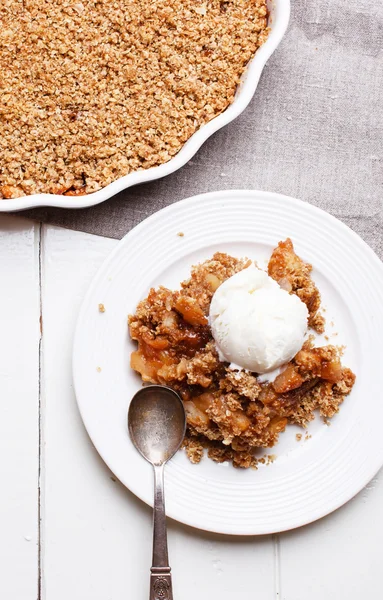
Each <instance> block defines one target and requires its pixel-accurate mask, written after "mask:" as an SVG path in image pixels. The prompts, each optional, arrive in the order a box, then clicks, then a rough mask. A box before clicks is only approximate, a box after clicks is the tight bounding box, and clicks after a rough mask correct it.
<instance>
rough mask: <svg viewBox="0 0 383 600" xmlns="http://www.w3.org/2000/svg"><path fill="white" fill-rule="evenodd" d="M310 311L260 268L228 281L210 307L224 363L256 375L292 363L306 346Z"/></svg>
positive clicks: (212, 322) (245, 271) (215, 334)
mask: <svg viewBox="0 0 383 600" xmlns="http://www.w3.org/2000/svg"><path fill="white" fill-rule="evenodd" d="M307 319H308V310H307V307H306V305H305V304H304V303H303V302H302V301H301V300H300V299H299V298H298V297H297V296H295V295H290V294H289V293H288V292H286V291H285V290H283V289H282V288H280V287H279V285H278V284H277V282H276V281H274V279H272V278H271V277H269V276H268V275H267V273H266V272H265V271H261V270H260V269H258V268H257V267H255V266H254V265H252V266H250V267H248V268H246V269H244V270H243V271H240V272H239V273H236V274H235V275H233V276H232V277H230V278H229V279H227V280H226V281H225V282H224V283H223V284H222V285H221V286H220V287H219V288H218V289H217V291H216V292H215V294H214V296H213V298H212V301H211V305H210V326H211V330H212V334H213V337H214V340H215V343H216V346H217V349H218V352H219V357H220V360H222V361H227V362H230V363H233V367H240V368H243V369H247V370H249V371H252V372H254V373H266V372H268V371H272V370H273V369H276V368H277V367H280V366H281V365H283V364H285V363H287V362H288V361H289V360H291V359H292V358H293V356H294V355H295V354H296V353H297V352H298V351H299V350H300V349H301V348H302V345H303V341H304V336H305V333H306V331H307Z"/></svg>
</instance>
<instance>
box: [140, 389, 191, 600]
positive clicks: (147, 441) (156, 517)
mask: <svg viewBox="0 0 383 600" xmlns="http://www.w3.org/2000/svg"><path fill="white" fill-rule="evenodd" d="M128 428H129V433H130V437H131V439H132V442H133V444H134V445H135V447H136V448H137V450H138V451H139V452H140V453H141V454H142V456H143V457H144V458H146V460H147V461H148V462H150V463H151V464H152V465H153V468H154V505H153V561H152V567H151V569H150V571H151V577H150V600H173V590H172V576H171V574H170V567H169V559H168V542H167V532H166V515H165V493H164V466H165V464H166V463H167V461H168V460H170V459H171V458H172V456H174V454H175V453H176V452H177V450H178V449H179V447H180V446H181V444H182V440H183V439H184V436H185V430H186V415H185V409H184V405H183V402H182V400H181V398H180V397H179V395H178V394H177V393H176V392H175V391H174V390H171V389H170V388H167V387H165V386H162V385H149V386H147V387H144V388H142V389H141V390H140V391H139V392H137V394H135V395H134V396H133V399H132V401H131V403H130V406H129V412H128Z"/></svg>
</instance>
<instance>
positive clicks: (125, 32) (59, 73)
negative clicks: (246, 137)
mask: <svg viewBox="0 0 383 600" xmlns="http://www.w3.org/2000/svg"><path fill="white" fill-rule="evenodd" d="M0 25H1V26H0V70H1V81H0V133H1V135H0V198H17V197H20V196H24V195H28V194H35V193H41V192H48V193H52V194H65V195H69V196H78V195H83V194H88V193H90V192H95V191H97V190H99V189H100V188H102V187H104V186H106V185H107V184H109V183H111V182H112V181H115V180H116V179H118V178H119V177H121V176H123V175H126V174H128V173H131V172H132V171H137V170H140V169H148V168H150V167H153V166H156V165H160V164H162V163H165V162H167V161H168V160H170V159H171V158H172V157H173V156H174V155H175V154H176V153H177V152H178V151H179V150H180V149H181V147H182V146H183V144H184V143H185V142H186V140H187V139H188V138H189V137H190V136H191V135H192V134H193V133H194V132H195V131H196V130H197V129H199V128H200V127H201V126H202V125H203V124H205V123H207V122H208V121H210V120H211V119H213V118H214V117H215V116H217V115H218V114H220V113H221V112H222V111H224V110H225V109H226V108H227V107H228V106H229V104H231V102H232V101H233V99H234V94H235V91H236V88H237V86H238V83H239V80H240V76H241V75H242V73H243V72H244V70H245V68H246V65H247V63H248V62H249V60H250V59H251V58H252V57H253V55H254V54H255V52H256V51H257V49H258V48H259V46H260V45H261V44H263V42H264V41H265V40H266V38H267V35H268V27H267V8H266V0H224V1H223V0H210V1H209V2H206V3H201V2H200V1H199V0H193V1H191V0H172V1H171V2H167V1H164V0H155V1H154V0H136V1H135V2H131V1H130V0H118V2H117V1H113V0H81V1H78V2H75V1H72V0H23V1H22V2H21V1H20V0H4V1H3V2H1V3H0Z"/></svg>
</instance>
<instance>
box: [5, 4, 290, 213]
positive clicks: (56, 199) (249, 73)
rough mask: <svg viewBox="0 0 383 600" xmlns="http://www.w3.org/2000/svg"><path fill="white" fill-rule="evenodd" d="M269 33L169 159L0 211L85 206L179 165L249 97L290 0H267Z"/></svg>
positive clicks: (34, 197) (15, 201)
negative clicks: (224, 100) (83, 189)
mask: <svg viewBox="0 0 383 600" xmlns="http://www.w3.org/2000/svg"><path fill="white" fill-rule="evenodd" d="M268 7H269V11H270V18H269V25H270V29H271V31H270V34H269V37H268V39H267V41H266V42H265V44H264V45H263V46H261V48H260V49H259V50H258V51H257V53H256V54H255V56H254V58H253V59H252V60H251V61H250V63H249V65H248V68H247V70H246V72H245V73H244V75H243V76H242V80H241V83H240V85H239V86H238V90H237V93H236V96H235V99H234V102H233V103H232V104H231V105H230V106H229V107H228V108H227V109H226V110H225V111H224V112H223V113H221V114H220V115H218V116H217V117H215V118H214V119H212V120H211V121H210V122H209V123H206V124H205V125H203V126H202V127H201V128H200V129H199V130H198V131H196V132H195V133H194V134H193V135H192V136H191V137H190V138H189V140H188V141H187V142H186V143H185V144H184V146H183V147H182V148H181V150H180V151H179V152H178V154H176V155H175V156H174V157H173V158H172V159H171V160H170V161H169V162H167V163H164V164H162V165H159V166H157V167H152V168H150V169H146V170H140V171H134V172H132V173H129V174H128V175H125V176H124V177H120V178H119V179H117V180H116V181H114V182H112V183H110V184H109V185H107V186H106V187H104V188H102V189H101V190H98V191H97V192H94V193H92V194H86V195H84V196H77V197H71V196H63V195H56V194H34V195H31V196H23V197H22V198H13V199H4V200H0V212H8V211H19V210H25V209H27V208H35V207H40V206H55V207H61V208H85V207H88V206H93V205H96V204H100V203H101V202H104V201H105V200H107V199H108V198H110V197H111V196H114V195H115V194H117V193H118V192H120V191H121V190H124V189H126V188H129V187H131V186H133V185H137V184H139V183H144V182H146V181H153V180H154V179H159V178H161V177H164V176H166V175H169V174H170V173H174V171H176V170H177V169H180V168H181V167H183V166H184V165H185V164H186V163H187V162H188V161H189V160H190V159H191V158H192V157H193V156H194V154H195V153H196V152H197V151H198V149H199V148H200V147H201V146H202V144H203V143H204V142H205V141H206V140H207V139H208V138H209V137H210V136H211V135H212V134H213V133H214V132H216V131H217V130H218V129H221V127H224V126H225V125H227V124H228V123H230V122H231V121H233V120H234V119H235V118H236V117H238V115H240V114H241V112H243V111H244V110H245V108H246V107H247V105H248V104H249V102H250V100H251V99H252V97H253V95H254V93H255V90H256V88H257V85H258V81H259V78H260V75H261V73H262V70H263V68H264V66H265V64H266V62H267V60H268V59H269V58H270V56H271V55H272V53H273V52H274V50H275V49H276V48H277V46H278V44H279V43H280V41H281V40H282V38H283V35H284V33H285V31H286V29H287V26H288V22H289V17H290V0H270V2H269V3H268Z"/></svg>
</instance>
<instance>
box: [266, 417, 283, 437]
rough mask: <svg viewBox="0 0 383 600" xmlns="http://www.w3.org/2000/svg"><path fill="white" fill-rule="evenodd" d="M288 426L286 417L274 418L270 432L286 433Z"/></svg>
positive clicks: (270, 425) (270, 424)
mask: <svg viewBox="0 0 383 600" xmlns="http://www.w3.org/2000/svg"><path fill="white" fill-rule="evenodd" d="M286 425H287V419H286V418H285V417H274V418H273V419H271V421H270V423H269V430H270V431H271V433H280V432H281V431H284V430H285V428H286Z"/></svg>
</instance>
